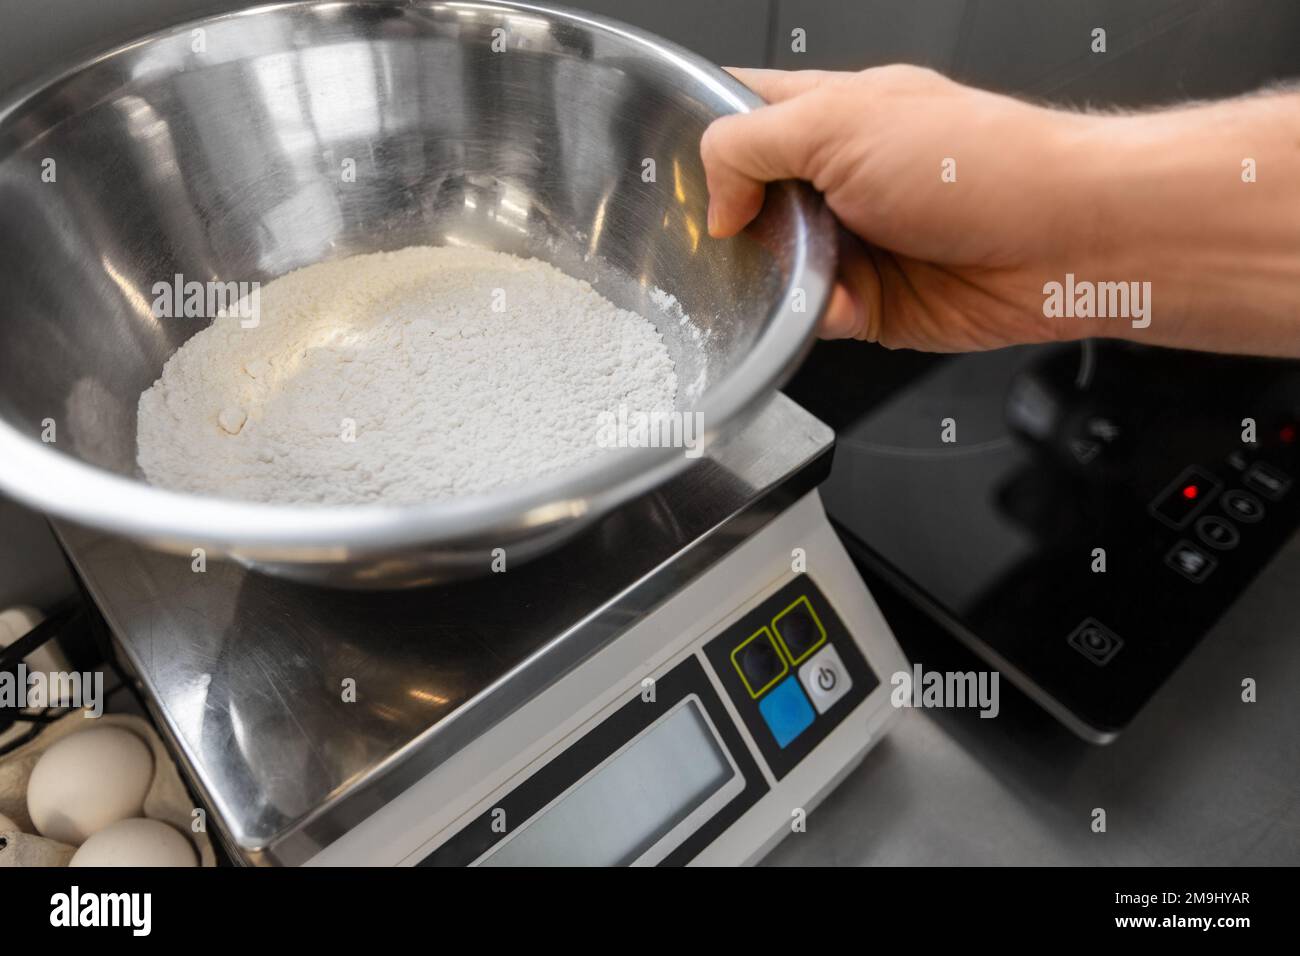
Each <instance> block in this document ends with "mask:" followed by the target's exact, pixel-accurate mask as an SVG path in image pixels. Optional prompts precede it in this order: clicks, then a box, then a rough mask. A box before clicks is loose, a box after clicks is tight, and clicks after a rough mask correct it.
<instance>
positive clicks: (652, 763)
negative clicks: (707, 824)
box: [480, 696, 740, 866]
mask: <svg viewBox="0 0 1300 956" xmlns="http://www.w3.org/2000/svg"><path fill="white" fill-rule="evenodd" d="M739 777H740V773H739V771H738V769H737V768H736V767H735V765H734V764H733V763H732V761H731V760H729V759H728V756H727V753H726V751H725V750H723V748H722V745H721V743H720V742H719V741H718V738H717V736H716V734H715V733H714V730H713V728H712V726H711V725H710V724H709V722H708V720H707V719H706V718H705V715H704V711H703V710H702V708H701V707H700V703H699V700H698V698H696V697H694V696H691V697H688V698H686V699H684V700H683V701H682V702H681V703H680V704H679V705H678V706H677V707H676V708H674V709H673V710H672V711H670V712H669V713H667V714H665V715H664V716H663V717H662V718H661V719H659V720H658V721H656V722H655V723H653V724H651V725H650V726H649V727H647V728H646V729H645V730H643V731H642V732H641V733H640V734H639V735H638V736H637V737H635V738H633V739H632V740H630V741H629V742H628V743H627V745H626V746H624V747H623V748H621V749H620V750H619V751H617V752H616V753H614V754H612V755H611V756H610V757H609V758H608V759H607V760H606V761H605V762H604V763H602V764H600V765H599V766H598V767H596V768H595V769H594V770H592V771H591V773H589V774H588V775H587V776H586V777H584V778H583V779H582V780H580V781H578V782H577V783H576V784H574V786H573V787H571V788H570V789H569V790H568V791H566V792H565V793H563V794H561V795H560V796H559V797H558V798H556V800H555V801H554V802H552V803H551V804H550V805H549V806H547V807H545V808H544V809H543V810H541V811H540V812H539V813H538V814H537V815H536V816H534V817H533V818H532V819H531V820H529V821H528V822H527V823H526V824H525V825H524V826H522V827H520V829H519V830H518V832H516V833H515V834H514V835H513V836H512V837H511V838H509V839H507V840H505V841H503V842H502V843H500V844H498V846H497V848H496V849H495V851H494V852H492V853H490V854H489V855H488V856H487V857H486V858H485V859H483V860H482V861H480V865H485V866H536V865H549V866H555V865H568V866H616V865H620V864H627V863H631V862H633V861H635V860H637V859H638V858H639V857H641V856H642V855H644V854H645V853H646V852H647V851H648V850H650V849H651V848H652V847H654V846H655V845H656V844H658V843H659V842H660V841H661V840H663V839H664V838H665V837H666V836H668V835H669V834H670V833H672V831H673V830H674V829H675V828H677V827H679V826H681V825H682V824H683V823H684V822H686V821H687V819H688V818H689V817H691V816H692V815H693V814H695V813H696V812H697V811H700V810H701V809H702V808H704V807H706V806H709V807H710V809H709V810H708V813H709V814H711V813H712V812H713V810H712V808H711V805H712V804H713V803H714V802H717V800H718V799H719V798H723V797H725V798H727V799H729V798H730V796H731V795H732V793H731V792H732V790H733V789H734V788H733V787H731V786H728V784H730V783H734V782H738V778H739Z"/></svg>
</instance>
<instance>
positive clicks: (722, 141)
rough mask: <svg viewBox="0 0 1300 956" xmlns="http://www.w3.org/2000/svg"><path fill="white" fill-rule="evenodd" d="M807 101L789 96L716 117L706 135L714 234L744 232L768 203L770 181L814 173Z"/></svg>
mask: <svg viewBox="0 0 1300 956" xmlns="http://www.w3.org/2000/svg"><path fill="white" fill-rule="evenodd" d="M813 116H814V112H813V111H812V110H811V109H809V108H807V104H806V103H805V102H804V101H801V100H798V99H794V100H786V101H785V102H783V103H778V104H776V105H774V106H764V107H763V108H762V109H758V110H755V111H754V112H752V113H736V114H733V115H731V116H724V117H722V118H721V119H718V120H714V122H713V123H712V124H711V125H710V126H709V128H708V129H707V130H705V131H704V138H703V139H702V140H701V141H700V158H701V159H702V160H703V161H704V172H705V176H706V179H707V182H708V187H709V234H710V235H711V236H714V237H715V238H725V237H726V236H733V235H735V234H736V233H738V232H739V231H740V230H741V229H743V228H745V226H747V225H749V223H750V221H751V220H752V219H753V218H754V217H755V216H757V215H758V212H759V210H760V209H762V208H763V194H764V187H765V186H766V184H767V183H770V182H774V181H776V180H779V179H813V178H814V176H813V175H812V172H813V171H812V170H811V169H809V163H810V159H811V156H812V154H813V149H814V146H813V141H814V137H813V136H812V135H811V134H812V132H813V131H812V129H811V128H810V127H811V124H812V117H813Z"/></svg>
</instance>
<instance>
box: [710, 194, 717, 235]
mask: <svg viewBox="0 0 1300 956" xmlns="http://www.w3.org/2000/svg"><path fill="white" fill-rule="evenodd" d="M708 221H709V235H710V236H716V235H717V234H718V211H717V209H715V208H714V206H713V200H712V199H710V200H709V214H708Z"/></svg>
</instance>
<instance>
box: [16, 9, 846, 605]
mask: <svg viewBox="0 0 1300 956" xmlns="http://www.w3.org/2000/svg"><path fill="white" fill-rule="evenodd" d="M494 46H495V47H496V48H497V49H495V50H494ZM756 103H757V100H756V99H755V97H754V96H753V95H752V94H751V93H750V92H749V91H747V90H746V89H745V88H744V87H743V86H741V85H740V84H738V83H737V82H735V81H734V80H733V79H731V78H730V77H729V76H728V75H727V74H725V73H724V72H722V71H721V70H719V69H717V68H716V67H714V66H712V65H710V64H709V63H707V62H706V61H704V60H702V59H701V58H699V57H697V56H695V55H693V54H691V53H689V52H687V51H686V50H683V49H681V48H679V47H676V46H674V45H672V44H670V43H667V42H665V41H662V40H660V39H657V38H655V37H652V36H649V35H647V34H645V33H643V32H640V31H638V30H635V29H633V28H631V27H627V26H624V25H621V24H618V23H614V22H612V21H609V20H605V19H601V18H599V17H595V16H591V15H588V14H585V13H578V12H574V11H566V10H561V9H552V8H548V7H542V6H537V5H533V4H526V3H496V2H491V3H488V2H471V3H439V2H407V3H400V4H398V3H361V2H344V3H291V4H282V5H276V6H267V7H260V8H256V9H252V10H248V11H246V12H243V13H238V14H233V15H227V16H220V17H214V18H211V19H207V20H200V21H195V22H193V23H188V24H185V25H184V26H181V27H177V28H175V29H173V30H169V31H166V32H162V33H158V34H154V35H152V36H150V37H147V38H145V39H143V40H140V41H138V42H136V43H133V44H130V45H128V46H125V47H122V48H120V49H117V50H114V51H112V52H110V53H107V54H105V55H103V56H100V57H97V58H95V59H92V60H89V61H87V62H83V63H81V64H79V65H77V66H76V67H74V68H73V69H71V70H69V71H67V72H65V73H62V74H60V75H59V76H57V77H54V78H52V79H50V80H48V81H46V82H43V83H41V84H39V85H36V86H35V87H33V88H32V90H31V91H29V92H27V93H25V94H24V95H22V96H19V97H18V98H16V99H14V100H12V101H10V102H9V103H7V104H5V105H4V106H0V289H3V293H4V294H3V299H0V488H2V489H3V490H5V491H7V492H8V493H10V494H12V495H13V496H14V497H16V498H19V499H21V500H23V501H25V502H27V503H28V504H30V505H33V506H35V507H36V508H39V509H43V510H44V511H47V512H49V513H51V514H54V515H56V516H59V517H62V518H64V519H67V520H70V521H73V522H76V523H80V524H84V525H88V526H92V527H95V528H99V529H103V530H106V531H109V532H112V533H116V534H121V535H125V536H128V537H131V538H134V539H136V540H139V541H142V542H144V543H146V544H148V545H150V546H152V547H156V548H161V549H165V550H169V551H176V552H178V553H182V554H188V553H189V552H190V551H191V549H193V548H196V547H202V548H206V549H209V550H210V551H212V552H215V553H218V554H226V555H229V556H231V557H233V558H235V559H236V560H239V561H241V562H243V563H245V564H248V565H250V566H253V567H256V568H259V569H261V570H264V571H267V572H271V573H276V574H281V575H284V576H288V577H293V578H297V579H300V580H307V581H316V582H321V583H329V584H334V585H342V586H352V587H394V586H403V585H412V584H420V583H426V582H430V581H435V580H439V579H445V578H448V577H451V576H456V575H465V574H474V573H483V572H485V571H487V570H488V568H489V566H490V562H491V557H492V552H493V549H497V548H504V549H505V551H506V555H507V560H508V561H522V560H526V559H528V558H531V557H533V556H536V555H537V554H539V553H541V552H543V551H545V550H546V549H548V548H550V547H552V546H553V545H555V544H557V543H558V542H559V541H560V540H562V539H563V538H565V537H567V536H568V535H571V534H573V533H574V532H575V531H577V530H579V529H580V528H581V527H582V526H583V525H584V524H585V523H587V522H590V521H591V520H592V519H593V518H595V517H597V516H598V515H600V514H601V513H603V512H605V511H607V510H608V509H610V508H612V507H614V506H615V505H617V504H619V503H620V502H623V501H626V500H628V499H629V498H630V497H632V496H634V495H637V494H639V493H642V492H644V491H646V490H648V489H649V488H651V487H653V486H654V485H655V484H656V483H658V482H661V481H662V480H663V479H665V478H666V477H668V476H669V475H670V474H672V473H673V472H675V471H676V470H678V469H680V468H683V467H685V466H687V465H688V463H689V462H688V460H687V459H686V458H685V457H684V456H683V454H682V452H681V450H680V449H672V448H642V449H626V450H618V451H610V452H607V453H604V454H602V455H600V456H597V457H596V458H595V459H593V460H592V461H591V462H590V463H588V464H585V465H584V466H582V467H580V468H575V469H573V470H570V471H565V472H561V473H557V474H554V475H550V476H547V477H545V478H543V479H540V480H538V481H536V482H533V483H531V484H528V485H526V486H518V487H510V488H504V489H501V490H499V491H495V492H493V493H490V494H485V495H481V496H475V497H466V498H460V499H452V500H442V501H434V502H429V503H427V504H420V505H416V506H405V507H390V506H382V505H375V506H366V507H347V508H340V507H308V506H302V507H295V506H280V505H264V504H255V503H248V502H241V501H236V500H226V499H220V498H209V497H200V496H194V495H186V494H179V493H175V492H171V491H166V490H163V489H160V488H156V487H152V486H150V485H149V484H147V483H146V482H144V481H143V480H142V478H141V475H140V472H139V470H138V468H137V466H136V464H135V450H136V442H135V435H136V403H137V400H138V398H139V395H140V393H141V391H142V390H144V389H146V388H148V387H149V386H150V385H151V384H152V383H153V382H154V380H155V379H156V378H157V376H158V374H159V371H160V370H161V368H162V366H163V363H164V362H165V361H166V360H167V358H168V357H169V356H170V355H171V354H172V353H173V352H174V351H175V350H176V349H177V348H178V347H179V346H180V345H181V344H182V343H183V342H184V341H185V340H186V339H187V338H189V336H190V335H192V334H194V333H195V332H196V331H198V330H199V328H200V327H201V326H202V325H203V324H204V323H202V322H196V320H194V319H157V318H154V317H153V312H152V308H151V303H152V301H153V294H152V291H151V290H152V289H153V287H154V284H155V283H157V282H159V281H167V280H170V279H171V277H172V276H173V275H175V274H177V273H179V274H181V275H183V276H184V277H185V278H186V279H197V280H199V281H208V280H222V281H259V282H265V281H269V280H270V279H272V278H274V277H276V276H279V275H282V274H283V273H285V272H288V271H290V270H292V269H296V268H299V267H301V266H304V265H308V264H310V263H313V262H319V261H321V260H326V259H333V258H339V257H343V256H348V255H354V254H357V253H363V252H373V251H377V250H383V249H399V248H402V247H404V246H410V245H417V244H426V245H441V244H446V243H465V244H470V245H481V246H485V247H490V248H493V249H500V250H504V251H507V252H513V253H516V254H523V255H532V256H537V257H539V258H542V259H545V260H548V261H550V262H552V263H554V264H555V265H557V266H558V267H560V268H561V269H563V270H564V271H566V272H568V273H570V274H572V275H575V276H579V277H581V278H586V279H590V280H596V281H597V283H598V288H600V289H601V290H602V291H603V292H604V294H605V295H606V296H608V297H609V298H611V299H612V300H614V301H615V302H616V303H617V304H619V305H622V306H624V307H627V308H631V309H634V310H636V311H638V312H640V313H641V314H643V315H645V316H646V317H647V318H651V319H653V320H655V321H656V322H657V324H659V325H660V328H661V329H662V331H663V333H664V335H665V337H666V340H667V341H668V343H669V347H670V350H671V351H672V354H673V356H674V358H675V360H676V361H677V363H678V372H679V378H680V380H681V381H682V382H684V383H689V382H692V381H695V380H696V378H697V377H699V376H700V375H701V374H703V376H704V380H705V381H706V382H707V384H706V387H705V388H704V389H703V391H702V392H701V393H700V394H699V395H698V399H692V400H691V401H689V402H687V405H688V406H689V408H690V409H691V410H697V411H699V412H700V413H701V414H702V415H703V422H704V424H705V427H706V429H707V433H708V436H709V437H710V438H712V437H715V436H716V435H717V434H718V433H719V432H720V431H722V430H723V429H725V428H727V427H728V426H734V425H735V423H736V422H737V420H739V419H741V418H743V417H744V416H745V415H746V414H747V413H751V412H753V411H754V410H756V409H757V407H759V405H760V403H761V402H762V401H763V400H764V399H765V398H766V397H767V396H769V395H770V394H771V392H772V391H773V390H774V389H775V388H776V387H777V386H778V385H779V384H780V383H781V382H782V380H783V378H784V377H785V376H786V375H787V374H789V372H790V371H791V370H792V368H793V366H794V364H795V363H796V362H797V361H798V359H799V358H800V356H801V354H802V352H803V350H804V349H805V347H806V346H807V344H808V343H809V341H810V339H811V337H812V334H813V330H814V326H815V324H816V321H817V319H818V317H819V315H820V314H821V312H822V310H823V307H824V304H825V301H826V299H827V296H828V293H829V285H830V281H831V276H832V273H833V265H834V242H833V227H832V223H831V220H830V217H829V214H828V213H827V212H826V210H825V209H824V207H823V206H822V205H821V203H820V201H819V200H818V199H817V197H816V196H815V194H813V193H812V192H811V191H809V190H808V189H807V188H806V187H803V186H800V185H796V184H792V183H784V184H780V185H778V186H774V187H772V188H771V190H770V191H769V195H768V199H767V204H766V207H765V209H764V212H763V214H762V216H761V217H760V220H759V222H758V223H757V224H756V225H755V227H754V228H753V229H751V230H750V232H749V233H747V234H746V235H744V236H742V237H740V238H737V239H734V240H729V241H725V242H720V241H714V240H711V239H709V238H708V236H707V234H706V230H705V224H704V223H705V211H706V202H707V193H706V189H705V182H704V175H703V169H702V167H701V164H700V161H699V140H700V136H701V134H702V133H703V131H704V128H705V127H706V126H707V124H708V123H709V121H710V120H712V119H713V118H715V117H717V116H720V115H723V114H726V113H730V112H735V111H742V110H747V109H749V108H751V107H752V106H754V105H755V104H756ZM647 159H652V160H654V166H655V177H654V181H653V182H646V181H645V177H644V176H643V172H644V171H645V170H646V169H647V166H646V164H645V160H647ZM345 160H352V161H353V162H354V163H355V169H356V175H355V181H353V182H349V181H345V177H344V176H342V175H341V170H342V166H343V163H344V161H345ZM656 287H659V288H662V289H664V290H667V291H669V292H671V293H672V294H673V295H675V296H676V297H677V299H678V300H679V301H680V302H681V304H682V306H683V307H684V308H685V310H686V311H687V312H689V313H690V314H691V316H692V317H693V318H694V319H695V321H696V324H697V325H698V326H700V327H701V328H702V330H703V331H704V333H705V342H706V344H704V345H701V344H699V343H698V342H697V341H695V339H693V338H692V337H691V336H689V335H684V334H683V333H682V331H681V327H680V326H679V323H678V322H677V321H676V320H674V319H672V318H671V317H670V316H667V315H665V314H664V313H663V312H662V311H660V309H659V308H658V307H657V306H656V304H655V303H654V302H653V301H652V299H651V293H652V292H653V290H654V289H655V288H656ZM800 305H802V306H803V308H802V309H800ZM51 426H52V428H51ZM51 437H53V439H54V440H53V441H49V440H48V439H49V438H51Z"/></svg>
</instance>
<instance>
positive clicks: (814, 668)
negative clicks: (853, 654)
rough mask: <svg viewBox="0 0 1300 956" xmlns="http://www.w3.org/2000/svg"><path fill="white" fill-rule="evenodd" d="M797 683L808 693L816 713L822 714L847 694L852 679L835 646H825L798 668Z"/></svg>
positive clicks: (851, 684)
mask: <svg viewBox="0 0 1300 956" xmlns="http://www.w3.org/2000/svg"><path fill="white" fill-rule="evenodd" d="M799 683H801V684H803V689H804V690H806V691H807V692H808V697H809V698H810V699H811V700H812V702H813V706H814V707H816V708H817V713H819V714H824V713H826V711H828V710H830V709H831V706H832V705H833V704H834V703H835V702H836V701H837V700H839V699H840V698H841V697H843V696H844V695H845V694H847V693H848V692H849V689H850V688H852V686H853V679H852V678H851V677H849V672H848V671H847V670H845V669H844V662H843V661H842V660H840V655H839V654H838V653H837V652H836V650H835V645H833V644H827V645H826V646H824V647H823V648H822V649H821V650H820V651H818V652H817V653H816V654H814V655H813V656H812V657H810V658H809V659H808V660H807V661H805V662H804V663H803V665H802V666H801V667H800V668H799Z"/></svg>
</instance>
